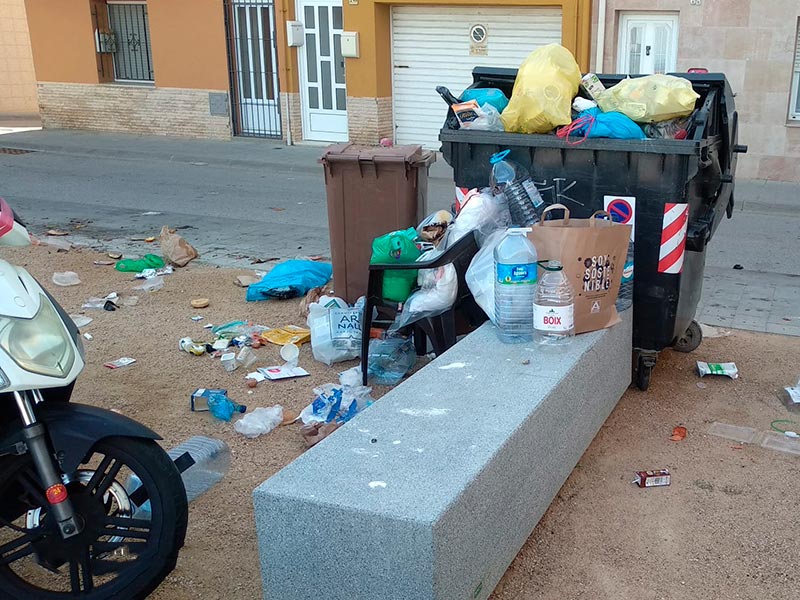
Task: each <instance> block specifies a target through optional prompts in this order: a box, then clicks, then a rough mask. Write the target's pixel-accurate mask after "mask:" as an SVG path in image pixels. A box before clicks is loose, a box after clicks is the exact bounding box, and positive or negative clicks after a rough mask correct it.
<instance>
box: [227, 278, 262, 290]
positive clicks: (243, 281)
mask: <svg viewBox="0 0 800 600" xmlns="http://www.w3.org/2000/svg"><path fill="white" fill-rule="evenodd" d="M259 281H261V277H255V276H253V275H237V276H236V279H234V280H233V282H234V283H235V284H236V285H238V286H239V287H243V288H246V287H249V286H251V285H253V284H254V283H258V282H259Z"/></svg>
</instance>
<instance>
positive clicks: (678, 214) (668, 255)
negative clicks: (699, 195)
mask: <svg viewBox="0 0 800 600" xmlns="http://www.w3.org/2000/svg"><path fill="white" fill-rule="evenodd" d="M688 225H689V205H688V204H671V203H669V202H668V203H667V204H665V205H664V220H663V221H662V222H661V247H660V248H659V252H658V272H659V273H680V272H681V270H682V269H683V257H684V255H685V254H686V228H687V227H688Z"/></svg>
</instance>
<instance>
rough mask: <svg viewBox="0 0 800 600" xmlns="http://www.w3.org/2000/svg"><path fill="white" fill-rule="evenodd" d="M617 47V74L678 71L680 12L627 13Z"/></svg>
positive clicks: (620, 27) (623, 18)
mask: <svg viewBox="0 0 800 600" xmlns="http://www.w3.org/2000/svg"><path fill="white" fill-rule="evenodd" d="M617 48H618V49H619V54H618V57H617V73H625V74H628V75H639V74H652V73H673V72H675V70H676V69H677V65H678V15H664V14H656V15H649V14H646V13H643V14H633V13H625V14H623V15H622V17H621V18H620V23H619V43H618V44H617Z"/></svg>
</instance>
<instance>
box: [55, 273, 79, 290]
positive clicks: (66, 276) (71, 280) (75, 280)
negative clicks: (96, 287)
mask: <svg viewBox="0 0 800 600" xmlns="http://www.w3.org/2000/svg"><path fill="white" fill-rule="evenodd" d="M80 282H81V280H80V278H79V277H78V274H77V273H75V272H74V271H62V272H58V271H57V272H55V273H53V283H55V284H56V285H59V286H61V287H69V286H72V285H79V284H80Z"/></svg>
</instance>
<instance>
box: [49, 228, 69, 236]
mask: <svg viewBox="0 0 800 600" xmlns="http://www.w3.org/2000/svg"><path fill="white" fill-rule="evenodd" d="M47 235H52V236H62V235H69V231H62V230H61V229H48V230H47Z"/></svg>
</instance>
